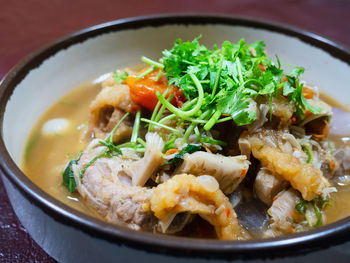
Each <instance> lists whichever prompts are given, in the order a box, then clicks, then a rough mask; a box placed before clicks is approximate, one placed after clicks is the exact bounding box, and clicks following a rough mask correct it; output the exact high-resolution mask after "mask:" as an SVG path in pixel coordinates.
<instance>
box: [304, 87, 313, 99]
mask: <svg viewBox="0 0 350 263" xmlns="http://www.w3.org/2000/svg"><path fill="white" fill-rule="evenodd" d="M303 96H304V98H305V99H312V98H313V97H314V96H315V92H314V91H313V90H312V89H310V88H307V87H303Z"/></svg>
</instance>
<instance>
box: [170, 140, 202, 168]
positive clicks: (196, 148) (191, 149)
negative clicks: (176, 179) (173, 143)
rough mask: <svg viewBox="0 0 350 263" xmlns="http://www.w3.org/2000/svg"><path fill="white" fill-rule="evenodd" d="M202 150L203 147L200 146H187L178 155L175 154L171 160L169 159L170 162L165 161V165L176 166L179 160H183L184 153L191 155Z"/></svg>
mask: <svg viewBox="0 0 350 263" xmlns="http://www.w3.org/2000/svg"><path fill="white" fill-rule="evenodd" d="M202 150H203V147H202V146H201V145H195V144H188V145H186V146H185V147H184V148H182V150H181V151H180V152H179V153H177V154H176V155H175V157H174V158H173V159H171V160H170V161H167V162H166V163H165V165H169V164H178V163H179V162H181V160H182V159H183V156H184V155H185V154H186V153H190V154H191V153H194V152H197V151H202Z"/></svg>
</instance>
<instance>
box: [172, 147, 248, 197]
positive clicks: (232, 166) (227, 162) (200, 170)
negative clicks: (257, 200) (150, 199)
mask: <svg viewBox="0 0 350 263" xmlns="http://www.w3.org/2000/svg"><path fill="white" fill-rule="evenodd" d="M249 164H250V163H249V161H248V160H247V157H246V156H244V155H240V156H234V157H233V156H229V157H228V156H223V155H221V154H213V153H208V152H202V151H199V152H195V153H192V154H185V156H184V161H183V163H182V164H181V166H179V168H178V169H177V170H176V171H175V173H189V174H193V175H196V176H198V175H211V176H213V177H214V178H215V179H216V180H217V181H218V182H219V185H220V189H221V190H222V191H223V192H224V193H225V194H230V193H232V192H233V191H234V190H235V189H236V188H237V186H238V185H239V184H240V182H241V181H242V180H243V178H244V177H245V175H246V173H247V171H248V168H249Z"/></svg>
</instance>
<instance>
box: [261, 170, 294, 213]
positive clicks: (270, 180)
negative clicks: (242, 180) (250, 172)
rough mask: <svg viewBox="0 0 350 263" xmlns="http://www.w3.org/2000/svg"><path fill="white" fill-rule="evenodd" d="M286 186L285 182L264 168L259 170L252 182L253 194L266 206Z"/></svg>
mask: <svg viewBox="0 0 350 263" xmlns="http://www.w3.org/2000/svg"><path fill="white" fill-rule="evenodd" d="M287 185H288V183H287V181H285V180H283V179H282V178H279V177H278V176H276V175H275V174H273V173H272V172H271V171H270V170H268V169H266V168H264V167H263V168H261V169H260V170H259V172H258V174H257V176H256V178H255V181H254V192H255V194H256V195H257V197H258V198H259V199H260V200H261V201H263V202H264V203H265V204H267V205H269V206H270V205H271V204H272V199H273V198H274V197H275V196H276V195H277V194H278V193H279V192H280V191H282V190H283V189H284V188H285V187H286V186H287Z"/></svg>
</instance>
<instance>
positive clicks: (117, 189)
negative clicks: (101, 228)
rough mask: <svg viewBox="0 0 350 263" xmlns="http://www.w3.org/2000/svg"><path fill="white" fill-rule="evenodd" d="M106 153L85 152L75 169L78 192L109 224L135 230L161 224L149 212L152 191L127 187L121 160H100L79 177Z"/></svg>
mask: <svg viewBox="0 0 350 263" xmlns="http://www.w3.org/2000/svg"><path fill="white" fill-rule="evenodd" d="M102 150H104V149H103V147H97V148H95V149H93V150H90V151H85V152H84V154H83V155H82V157H81V159H80V161H79V163H78V165H77V166H76V167H75V168H74V170H75V177H76V181H77V182H79V183H78V184H77V190H78V192H79V193H80V195H81V196H82V197H83V198H84V199H86V200H87V202H88V203H89V204H90V205H91V206H92V207H93V208H94V209H95V210H96V211H97V212H98V213H99V214H100V215H102V216H103V217H104V218H105V219H106V221H108V222H111V223H116V224H122V225H123V224H124V225H127V226H128V227H130V228H132V229H135V230H139V229H144V230H152V229H153V227H154V225H155V224H156V221H157V220H156V218H155V217H154V216H153V213H152V212H151V211H149V209H148V208H149V206H150V199H151V195H152V190H151V189H149V188H145V187H139V186H133V185H128V184H124V183H123V182H122V180H121V179H120V178H122V176H121V177H120V176H119V175H123V174H122V173H123V171H122V167H123V161H122V160H121V159H119V158H99V159H97V160H96V161H95V162H94V163H93V165H91V166H89V167H88V168H87V169H86V171H85V173H84V175H83V177H82V178H81V179H80V178H79V177H80V171H81V170H82V169H83V167H84V166H85V165H86V164H87V163H88V162H90V161H91V160H92V159H93V158H94V157H96V156H97V155H98V154H99V153H100V152H101V151H102Z"/></svg>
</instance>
